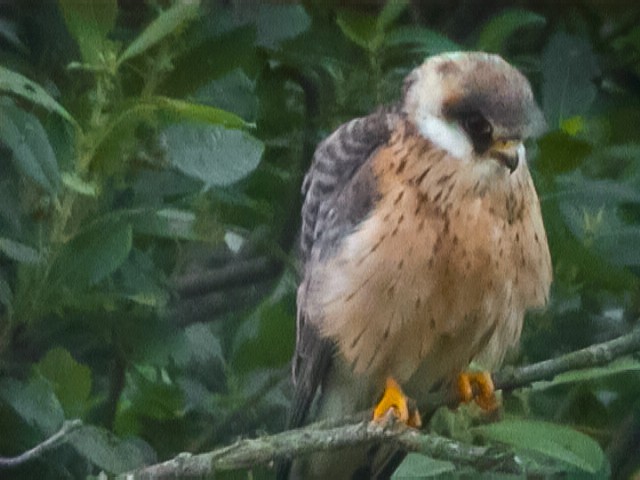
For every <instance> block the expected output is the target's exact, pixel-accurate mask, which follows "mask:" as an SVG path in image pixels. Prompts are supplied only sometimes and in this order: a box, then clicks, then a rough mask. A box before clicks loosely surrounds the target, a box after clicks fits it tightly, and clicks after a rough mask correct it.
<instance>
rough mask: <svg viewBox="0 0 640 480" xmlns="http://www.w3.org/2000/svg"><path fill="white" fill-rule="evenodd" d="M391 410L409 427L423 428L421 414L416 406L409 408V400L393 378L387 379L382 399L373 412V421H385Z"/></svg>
mask: <svg viewBox="0 0 640 480" xmlns="http://www.w3.org/2000/svg"><path fill="white" fill-rule="evenodd" d="M389 410H391V412H392V414H393V416H395V417H396V418H397V419H398V420H400V421H401V422H402V423H404V424H406V425H408V426H409V427H413V428H420V426H422V420H421V419H420V412H418V409H417V408H415V407H414V406H409V399H408V398H407V397H406V396H405V394H404V392H403V391H402V388H400V385H398V382H396V381H395V380H394V379H393V378H391V377H389V378H387V383H386V385H385V388H384V393H383V394H382V399H381V400H380V402H378V405H376V408H375V409H374V410H373V419H374V420H376V421H380V420H382V419H384V418H385V417H386V415H387V412H388V411H389Z"/></svg>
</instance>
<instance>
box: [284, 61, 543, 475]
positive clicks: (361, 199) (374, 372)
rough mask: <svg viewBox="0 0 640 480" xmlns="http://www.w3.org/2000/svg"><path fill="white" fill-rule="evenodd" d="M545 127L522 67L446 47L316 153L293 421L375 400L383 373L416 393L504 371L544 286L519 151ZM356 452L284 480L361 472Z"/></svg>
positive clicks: (363, 454)
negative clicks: (464, 375) (398, 97)
mask: <svg viewBox="0 0 640 480" xmlns="http://www.w3.org/2000/svg"><path fill="white" fill-rule="evenodd" d="M542 124H543V120H542V116H541V114H540V112H539V110H538V109H537V106H536V105H535V102H534V99H533V95H532V94H531V89H530V87H529V84H528V82H527V80H526V79H525V78H524V76H522V75H521V74H520V73H519V72H518V71H517V70H515V69H514V68H513V67H511V66H510V65H509V64H507V63H506V62H504V60H502V59H501V58H500V57H497V56H495V55H487V54H483V53H455V54H447V55H441V56H438V57H433V58H431V59H429V60H427V61H426V62H425V63H424V64H423V65H422V66H420V67H418V68H417V69H415V70H414V71H413V72H412V73H411V74H410V75H409V77H408V78H407V81H406V84H405V92H404V97H403V99H402V102H401V104H400V105H398V106H396V107H392V108H389V109H386V110H381V111H379V112H376V113H374V114H372V115H370V116H368V117H364V118H361V119H356V120H353V121H351V122H349V123H347V124H345V125H343V126H342V127H340V128H339V129H338V130H337V131H336V132H334V133H333V134H332V135H331V136H330V137H329V138H328V139H327V140H325V141H324V142H323V143H321V144H320V146H319V147H318V149H317V151H316V154H315V156H314V160H313V164H312V166H311V169H310V171H309V173H308V175H307V177H306V179H305V183H304V186H303V192H304V194H305V203H304V207H303V226H302V243H301V251H302V261H303V264H304V274H303V279H302V282H301V284H300V287H299V290H298V340H297V346H296V356H295V358H294V380H295V381H296V393H295V396H294V402H293V410H292V416H291V422H290V423H291V425H290V426H299V425H301V424H302V423H303V422H304V421H305V419H307V418H310V417H311V416H316V417H319V418H328V417H340V416H344V415H347V414H349V413H352V412H355V411H358V410H361V409H364V408H367V407H370V406H372V405H373V404H374V403H375V401H376V400H377V398H378V396H379V395H380V393H381V392H382V389H383V388H384V384H385V379H386V378H387V377H389V376H391V377H393V378H395V379H396V380H397V381H398V382H399V383H400V384H401V385H402V386H403V388H404V389H405V391H406V392H407V393H408V395H410V396H413V397H417V398H419V397H420V396H422V395H424V394H426V393H427V392H428V391H429V390H430V389H432V388H433V387H434V386H435V385H437V384H442V383H443V382H444V383H448V382H451V381H453V380H454V379H455V377H456V375H457V374H458V373H460V372H461V371H462V370H463V369H464V368H465V367H466V366H467V365H468V364H469V362H470V361H471V360H473V359H478V360H480V361H481V362H482V363H483V365H484V366H485V367H487V368H493V367H495V366H497V365H499V364H500V363H501V362H502V360H503V358H504V355H505V353H506V352H507V350H508V349H509V348H511V347H514V346H515V345H516V344H517V342H518V339H519V337H520V332H521V328H522V320H523V317H524V313H525V311H526V310H527V309H529V308H534V307H541V306H543V305H544V304H545V303H546V301H547V297H548V291H549V285H550V283H551V275H552V274H551V261H550V257H549V250H548V246H547V240H546V235H545V231H544V226H543V223H542V218H541V214H540V206H539V202H538V198H537V195H536V192H535V189H534V186H533V182H532V180H531V176H530V174H529V170H528V168H527V165H526V160H525V158H524V147H523V145H522V142H523V140H524V139H525V138H527V137H529V136H531V135H534V134H536V133H537V132H539V131H540V128H541V126H542ZM314 399H316V401H314ZM310 411H312V412H310ZM367 455H368V452H367V449H366V448H359V449H358V448H354V449H350V450H348V451H345V452H341V453H337V454H316V455H313V456H311V457H309V458H307V459H305V460H302V461H298V462H296V463H295V464H294V466H293V469H292V477H294V478H352V477H354V476H358V475H364V478H366V477H367V476H370V475H372V474H373V472H371V471H369V470H367V468H369V465H370V464H371V461H372V459H371V458H369V457H368V456H367ZM359 478H360V477H359Z"/></svg>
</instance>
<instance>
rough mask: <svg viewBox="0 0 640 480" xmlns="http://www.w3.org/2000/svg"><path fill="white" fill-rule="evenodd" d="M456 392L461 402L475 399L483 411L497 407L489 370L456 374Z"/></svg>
mask: <svg viewBox="0 0 640 480" xmlns="http://www.w3.org/2000/svg"><path fill="white" fill-rule="evenodd" d="M474 387H475V388H474ZM458 393H459V395H460V398H461V399H462V401H463V402H466V403H468V402H470V401H472V400H475V401H476V403H477V404H478V405H479V406H480V408H482V409H483V410H485V411H488V412H492V411H494V410H495V409H496V408H498V401H497V399H496V394H495V389H494V386H493V380H492V379H491V373H489V372H486V371H484V372H463V373H461V374H460V375H458Z"/></svg>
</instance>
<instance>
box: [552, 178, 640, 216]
mask: <svg viewBox="0 0 640 480" xmlns="http://www.w3.org/2000/svg"><path fill="white" fill-rule="evenodd" d="M555 181H556V184H557V186H558V188H557V192H554V193H552V194H543V195H541V196H540V199H541V201H542V202H547V201H558V202H562V203H564V204H567V205H571V206H573V207H576V206H585V207H591V208H601V207H603V206H610V207H613V206H618V205H619V204H621V203H640V191H638V188H637V187H635V186H634V185H630V184H627V183H623V182H618V181H613V180H591V179H589V178H587V177H585V176H584V175H582V174H581V173H580V172H572V173H571V174H569V175H560V176H558V177H557V178H556V179H555Z"/></svg>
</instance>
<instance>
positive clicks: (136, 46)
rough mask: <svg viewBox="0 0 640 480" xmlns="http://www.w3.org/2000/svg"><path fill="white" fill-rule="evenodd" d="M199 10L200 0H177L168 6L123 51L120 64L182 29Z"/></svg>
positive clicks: (119, 60)
mask: <svg viewBox="0 0 640 480" xmlns="http://www.w3.org/2000/svg"><path fill="white" fill-rule="evenodd" d="M199 11H200V0H183V1H180V2H176V3H175V4H174V5H173V6H172V7H171V8H168V9H167V10H165V11H164V12H162V13H161V14H160V15H158V17H157V18H156V19H155V20H154V21H153V22H151V23H150V24H149V26H148V27H147V28H146V29H145V30H144V31H143V32H142V33H141V34H140V35H138V37H136V39H135V40H133V42H131V43H130V44H129V46H128V47H127V48H126V50H125V51H124V52H122V55H120V58H119V59H118V65H120V64H122V62H126V61H127V60H129V59H131V58H133V57H136V56H138V55H140V54H141V53H143V52H145V51H146V50H148V49H149V48H151V47H153V46H154V45H156V44H157V43H158V42H160V41H161V40H163V39H165V38H166V37H168V36H169V35H171V34H172V33H174V32H175V31H177V30H178V29H180V28H181V27H182V26H183V25H184V24H186V23H187V22H189V21H191V20H193V19H194V18H196V17H197V16H198V13H199Z"/></svg>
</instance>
